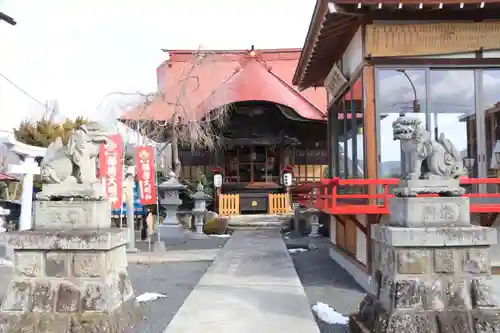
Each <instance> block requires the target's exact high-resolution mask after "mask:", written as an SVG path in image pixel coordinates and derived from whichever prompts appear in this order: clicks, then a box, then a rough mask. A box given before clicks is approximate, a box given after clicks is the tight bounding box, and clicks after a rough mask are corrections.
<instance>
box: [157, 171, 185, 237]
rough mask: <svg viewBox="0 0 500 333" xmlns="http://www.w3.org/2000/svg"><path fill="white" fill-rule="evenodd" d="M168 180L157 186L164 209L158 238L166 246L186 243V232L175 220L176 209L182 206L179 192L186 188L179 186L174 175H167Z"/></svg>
mask: <svg viewBox="0 0 500 333" xmlns="http://www.w3.org/2000/svg"><path fill="white" fill-rule="evenodd" d="M169 177H170V178H169V179H168V180H166V181H164V182H163V183H161V184H160V185H158V190H160V191H161V192H163V198H162V199H161V200H160V204H161V205H162V206H163V207H165V218H164V219H163V223H161V224H160V225H159V226H158V234H159V238H160V239H161V241H162V242H164V243H165V244H167V245H170V244H171V245H174V244H182V243H185V242H186V241H187V237H186V232H185V231H184V228H183V226H182V225H181V224H180V223H179V220H178V219H177V208H178V207H179V206H180V205H181V204H182V200H181V199H180V198H179V191H181V190H183V189H185V188H186V186H185V185H183V184H181V183H180V182H179V180H178V179H177V177H176V176H175V173H173V172H170V173H169Z"/></svg>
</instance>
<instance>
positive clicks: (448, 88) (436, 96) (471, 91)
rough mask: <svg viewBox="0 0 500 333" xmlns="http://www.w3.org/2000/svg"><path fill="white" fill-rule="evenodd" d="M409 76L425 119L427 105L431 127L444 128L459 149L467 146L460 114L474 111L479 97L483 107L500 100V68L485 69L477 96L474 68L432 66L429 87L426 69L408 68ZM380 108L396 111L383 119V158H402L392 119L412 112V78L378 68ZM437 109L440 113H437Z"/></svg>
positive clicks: (391, 111)
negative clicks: (441, 68) (459, 68)
mask: <svg viewBox="0 0 500 333" xmlns="http://www.w3.org/2000/svg"><path fill="white" fill-rule="evenodd" d="M407 74H408V76H409V77H410V79H411V81H412V82H413V84H414V85H415V88H416V91H417V99H418V101H419V103H420V105H421V110H422V114H420V115H419V117H421V118H422V119H424V113H425V111H426V109H428V110H429V112H430V113H431V128H434V127H435V126H436V122H437V127H438V131H439V132H444V133H445V134H446V136H447V137H449V138H450V139H451V140H452V141H453V143H454V144H455V146H456V147H457V149H459V150H464V149H466V148H467V142H468V141H470V140H472V138H468V137H467V130H466V123H465V122H460V121H459V117H460V116H462V115H464V114H469V113H474V111H475V109H476V99H478V100H479V101H480V105H481V107H482V108H483V109H487V108H489V107H491V106H493V104H495V103H496V102H498V101H500V70H484V71H483V72H482V74H481V75H480V80H481V81H482V87H481V89H479V87H478V89H479V90H480V91H479V95H478V96H476V89H475V83H474V82H475V81H474V71H472V70H451V69H450V70H446V71H444V70H443V71H441V70H432V71H430V72H429V78H428V80H429V81H428V82H429V87H428V89H426V85H425V83H426V81H425V71H424V70H408V71H407ZM378 80H379V81H378V95H377V108H378V110H379V111H380V112H381V113H393V114H392V115H390V116H389V117H387V118H386V119H384V120H382V122H381V127H380V130H381V133H382V138H381V150H382V152H381V153H382V154H381V155H382V160H383V161H391V160H392V161H394V160H398V159H399V156H400V154H399V143H398V142H393V141H392V127H391V126H392V122H393V121H394V120H395V119H396V118H397V114H398V113H399V112H411V111H412V101H413V99H414V93H413V90H412V88H411V85H410V82H409V81H408V79H407V78H406V77H405V76H404V75H403V74H402V73H400V72H397V71H395V70H379V71H378ZM436 113H437V115H436Z"/></svg>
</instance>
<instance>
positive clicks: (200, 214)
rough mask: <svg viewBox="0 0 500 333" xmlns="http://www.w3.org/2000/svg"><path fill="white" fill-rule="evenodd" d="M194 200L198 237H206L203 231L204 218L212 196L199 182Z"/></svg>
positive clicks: (196, 234)
mask: <svg viewBox="0 0 500 333" xmlns="http://www.w3.org/2000/svg"><path fill="white" fill-rule="evenodd" d="M191 198H192V199H193V200H194V208H193V215H194V225H195V227H196V233H195V236H196V237H204V236H205V234H204V233H203V218H204V216H205V212H206V210H207V209H206V206H207V200H210V199H211V198H212V197H211V196H209V195H207V194H206V193H205V192H203V185H202V184H201V183H198V186H197V187H196V193H195V194H193V195H192V196H191Z"/></svg>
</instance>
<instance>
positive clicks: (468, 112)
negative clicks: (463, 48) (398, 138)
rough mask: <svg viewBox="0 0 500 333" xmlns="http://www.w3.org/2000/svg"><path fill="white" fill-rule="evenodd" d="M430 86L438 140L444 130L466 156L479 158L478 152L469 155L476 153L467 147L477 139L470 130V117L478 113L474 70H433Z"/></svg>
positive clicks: (435, 136) (434, 127) (433, 124)
mask: <svg viewBox="0 0 500 333" xmlns="http://www.w3.org/2000/svg"><path fill="white" fill-rule="evenodd" d="M429 88H430V89H429V92H430V96H429V104H428V107H429V112H430V114H431V129H432V134H433V137H434V139H436V140H437V139H438V138H439V136H440V135H441V133H444V134H445V136H446V138H448V139H450V140H451V142H453V144H454V145H455V148H456V149H457V150H458V151H459V152H460V154H461V156H462V157H463V158H475V155H471V156H467V155H468V154H469V153H472V151H469V152H468V149H467V147H468V146H469V148H470V147H471V144H470V143H472V144H473V140H469V137H470V136H471V135H472V133H471V131H470V128H469V131H468V130H467V119H470V118H475V115H476V112H475V110H476V99H475V84H474V71H473V70H459V69H449V70H431V71H430V72H429ZM469 126H470V125H469ZM468 142H470V143H469V144H468ZM469 150H470V149H469Z"/></svg>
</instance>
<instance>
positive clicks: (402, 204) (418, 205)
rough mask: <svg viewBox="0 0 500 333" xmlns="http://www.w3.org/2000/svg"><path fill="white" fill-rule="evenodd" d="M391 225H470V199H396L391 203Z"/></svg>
mask: <svg viewBox="0 0 500 333" xmlns="http://www.w3.org/2000/svg"><path fill="white" fill-rule="evenodd" d="M389 211H390V214H389V225H394V226H401V227H440V226H462V225H470V207H469V198H465V197H417V198H406V197H396V198H392V199H391V200H390V202H389Z"/></svg>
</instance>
